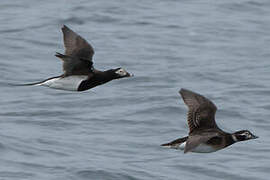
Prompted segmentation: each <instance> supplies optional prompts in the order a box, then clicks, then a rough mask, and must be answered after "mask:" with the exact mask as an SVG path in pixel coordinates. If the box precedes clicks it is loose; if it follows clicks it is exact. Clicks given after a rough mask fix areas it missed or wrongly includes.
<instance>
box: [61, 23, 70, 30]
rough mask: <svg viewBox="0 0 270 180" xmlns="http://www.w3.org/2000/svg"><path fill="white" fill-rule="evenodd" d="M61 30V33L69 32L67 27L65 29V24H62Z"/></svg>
mask: <svg viewBox="0 0 270 180" xmlns="http://www.w3.org/2000/svg"><path fill="white" fill-rule="evenodd" d="M61 29H62V32H65V31H70V29H69V27H67V26H66V25H65V24H63V26H62V28H61Z"/></svg>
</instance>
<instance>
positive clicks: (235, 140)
mask: <svg viewBox="0 0 270 180" xmlns="http://www.w3.org/2000/svg"><path fill="white" fill-rule="evenodd" d="M232 139H233V140H234V142H237V141H238V139H237V138H236V137H235V135H234V134H232Z"/></svg>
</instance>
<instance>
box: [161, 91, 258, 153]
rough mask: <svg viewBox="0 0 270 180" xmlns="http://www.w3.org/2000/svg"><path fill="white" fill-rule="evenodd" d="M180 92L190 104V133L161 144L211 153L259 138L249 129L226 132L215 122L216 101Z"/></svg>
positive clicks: (189, 150)
mask: <svg viewBox="0 0 270 180" xmlns="http://www.w3.org/2000/svg"><path fill="white" fill-rule="evenodd" d="M179 93H180V95H181V96H182V98H183V100H184V102H185V104H186V105H187V106H188V113H187V121H188V126H189V135H188V136H186V137H183V138H179V139H176V140H174V141H172V142H169V143H166V144H162V145H161V146H168V147H171V148H175V149H181V150H184V153H187V152H198V153H210V152H215V151H217V150H220V149H223V148H226V147H228V146H230V145H232V144H234V143H236V142H239V141H246V140H249V139H256V138H258V137H257V136H255V135H253V134H252V133H251V132H250V131H248V130H241V131H236V132H234V133H232V134H231V133H227V132H224V131H223V130H221V129H220V128H219V127H218V126H217V124H216V122H215V113H216V111H217V107H216V106H215V104H214V103H212V102H211V101H210V100H209V99H207V98H205V97H204V96H202V95H200V94H197V93H195V92H192V91H190V90H187V89H181V90H180V91H179Z"/></svg>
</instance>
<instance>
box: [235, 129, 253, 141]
mask: <svg viewBox="0 0 270 180" xmlns="http://www.w3.org/2000/svg"><path fill="white" fill-rule="evenodd" d="M232 138H233V140H234V141H235V142H237V141H246V140H250V139H257V138H258V136H255V135H254V134H252V133H251V132H250V131H249V130H241V131H236V132H235V133H233V134H232Z"/></svg>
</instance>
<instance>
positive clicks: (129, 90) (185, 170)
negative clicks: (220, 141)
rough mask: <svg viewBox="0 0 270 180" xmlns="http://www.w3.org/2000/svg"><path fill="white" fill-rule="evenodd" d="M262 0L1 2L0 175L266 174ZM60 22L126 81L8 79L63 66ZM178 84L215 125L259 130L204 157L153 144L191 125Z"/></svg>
mask: <svg viewBox="0 0 270 180" xmlns="http://www.w3.org/2000/svg"><path fill="white" fill-rule="evenodd" d="M269 8H270V1H268V0H259V1H255V0H238V1H234V0H226V1H221V0H205V1H195V0H181V1H177V0H167V1H162V0H149V1H142V0H138V1H124V0H115V1H105V0H96V1H87V0H80V1H72V2H71V1H68V0H57V1H55V0H54V1H52V0H47V1H36V0H28V1H20V0H12V1H10V0H1V1H0V40H1V48H0V74H1V80H0V94H1V104H0V179H1V180H16V179H18V180H24V179H27V180H36V179H38V180H43V179H44V180H45V179H46V180H48V179H49V180H59V179H72V180H73V179H74V180H75V179H76V180H84V179H94V180H97V179H102V180H127V179H129V180H153V179H155V180H164V179H166V180H178V179H185V180H193V179H197V178H199V179H201V180H215V179H237V180H242V179H245V180H249V179H250V180H254V179H256V180H264V179H268V178H269V171H270V160H269V158H270V155H269V150H270V144H269V143H270V140H269V136H270V132H269V130H270V119H269V116H270V111H269V110H270V83H269V81H270V80H269V71H270V70H269V68H270V59H269V57H270V53H269V49H270V11H269ZM63 24H66V25H67V26H69V27H70V28H71V29H73V30H74V31H76V32H78V33H79V34H81V35H82V36H83V37H85V39H87V40H88V41H89V42H91V44H92V45H93V47H94V48H95V52H96V53H95V56H94V62H95V67H96V68H98V69H102V70H105V69H109V68H116V67H120V66H121V67H124V68H125V69H127V70H128V71H129V72H132V73H134V74H135V77H133V78H126V79H121V80H115V81H112V82H110V83H108V84H106V85H103V86H99V87H97V88H94V89H92V90H89V91H86V92H82V93H76V92H66V91H59V90H54V89H49V88H45V87H12V86H10V85H8V84H7V83H26V82H34V81H37V80H42V79H45V78H48V77H51V76H55V75H59V74H61V73H62V70H61V67H62V65H61V61H60V60H59V59H57V58H56V57H54V53H55V51H58V52H64V47H63V43H62V33H61V30H60V28H61V26H62V25H63ZM183 87H184V88H187V89H191V90H193V91H196V92H199V93H201V94H203V95H205V96H207V97H209V98H210V99H211V100H213V101H214V102H215V104H216V105H217V107H218V108H219V110H218V112H217V114H216V119H217V123H218V125H219V126H220V127H221V128H223V129H224V130H226V131H229V132H233V131H236V130H240V129H249V130H250V131H251V132H253V133H254V134H256V135H258V136H259V137H260V138H259V139H257V140H252V141H246V142H242V143H237V144H234V145H233V146H230V147H229V148H227V149H224V150H221V151H218V152H215V153H211V154H195V153H189V154H183V152H181V151H178V150H173V149H166V148H162V147H160V146H159V145H160V144H162V143H166V142H168V141H171V140H174V139H175V138H178V137H181V136H185V135H186V134H187V133H188V127H187V123H186V112H187V108H186V106H185V105H184V103H183V101H182V100H181V98H180V96H179V94H178V90H179V89H180V88H183Z"/></svg>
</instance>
